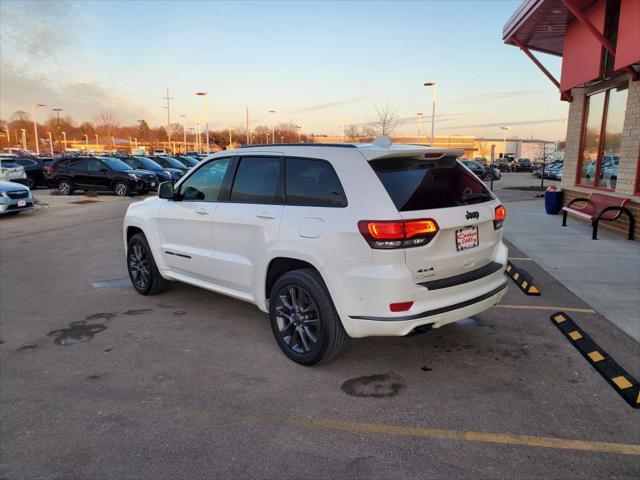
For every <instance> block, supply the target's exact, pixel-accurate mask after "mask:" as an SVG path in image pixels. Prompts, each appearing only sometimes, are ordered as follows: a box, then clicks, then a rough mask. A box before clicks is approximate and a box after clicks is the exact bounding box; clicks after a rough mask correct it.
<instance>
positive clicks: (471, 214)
mask: <svg viewBox="0 0 640 480" xmlns="http://www.w3.org/2000/svg"><path fill="white" fill-rule="evenodd" d="M472 218H476V219H477V218H480V213H479V212H470V211H469V210H467V215H466V219H467V220H471V219H472Z"/></svg>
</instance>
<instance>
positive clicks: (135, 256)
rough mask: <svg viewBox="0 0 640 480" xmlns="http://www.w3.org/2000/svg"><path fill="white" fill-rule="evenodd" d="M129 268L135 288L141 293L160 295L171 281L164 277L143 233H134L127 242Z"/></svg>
mask: <svg viewBox="0 0 640 480" xmlns="http://www.w3.org/2000/svg"><path fill="white" fill-rule="evenodd" d="M127 270H128V272H129V278H130V279H131V284H132V285H133V288H135V289H136V292H138V293H139V294H141V295H158V294H159V293H162V292H164V291H165V290H166V289H167V286H168V285H169V282H168V281H167V280H166V279H164V278H162V276H161V275H160V271H159V270H158V267H157V265H156V262H155V260H154V258H153V254H152V253H151V247H149V243H148V242H147V237H145V236H144V234H143V233H136V234H135V235H133V236H132V237H131V238H130V239H129V242H128V244H127Z"/></svg>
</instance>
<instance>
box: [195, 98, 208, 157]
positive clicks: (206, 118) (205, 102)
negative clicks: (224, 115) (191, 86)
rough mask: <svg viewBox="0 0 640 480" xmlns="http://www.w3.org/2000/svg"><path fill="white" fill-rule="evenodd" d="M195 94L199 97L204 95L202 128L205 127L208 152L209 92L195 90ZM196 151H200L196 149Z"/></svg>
mask: <svg viewBox="0 0 640 480" xmlns="http://www.w3.org/2000/svg"><path fill="white" fill-rule="evenodd" d="M196 95H198V96H199V97H204V128H206V138H207V153H210V150H209V93H207V92H196ZM198 153H200V152H199V151H198Z"/></svg>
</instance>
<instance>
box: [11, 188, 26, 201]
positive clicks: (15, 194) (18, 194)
mask: <svg viewBox="0 0 640 480" xmlns="http://www.w3.org/2000/svg"><path fill="white" fill-rule="evenodd" d="M7 195H8V196H9V198H11V199H13V200H16V199H18V198H28V197H29V192H28V191H27V190H14V191H11V192H7Z"/></svg>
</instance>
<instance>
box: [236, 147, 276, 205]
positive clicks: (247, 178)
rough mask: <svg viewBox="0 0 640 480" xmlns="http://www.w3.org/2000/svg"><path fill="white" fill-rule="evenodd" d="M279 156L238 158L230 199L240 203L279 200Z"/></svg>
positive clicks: (273, 201)
mask: <svg viewBox="0 0 640 480" xmlns="http://www.w3.org/2000/svg"><path fill="white" fill-rule="evenodd" d="M281 163H282V162H281V160H280V158H273V157H245V158H243V159H241V160H240V165H239V166H238V171H237V172H236V177H235V180H234V181H233V188H232V189H231V197H230V200H231V201H232V202H242V203H271V204H276V203H281V202H280V170H281Z"/></svg>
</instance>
